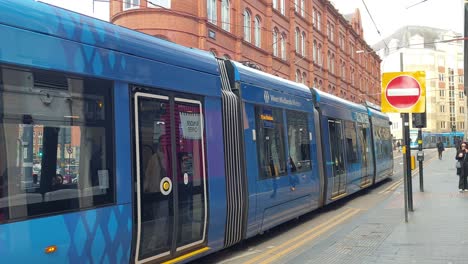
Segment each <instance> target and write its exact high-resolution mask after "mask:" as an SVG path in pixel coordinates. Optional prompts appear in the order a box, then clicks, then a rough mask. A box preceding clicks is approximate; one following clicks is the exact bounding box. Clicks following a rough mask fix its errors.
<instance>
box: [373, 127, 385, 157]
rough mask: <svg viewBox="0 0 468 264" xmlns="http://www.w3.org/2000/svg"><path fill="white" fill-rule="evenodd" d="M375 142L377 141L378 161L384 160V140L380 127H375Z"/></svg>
mask: <svg viewBox="0 0 468 264" xmlns="http://www.w3.org/2000/svg"><path fill="white" fill-rule="evenodd" d="M374 140H375V143H374V144H375V152H376V157H377V159H382V154H383V152H382V138H381V131H380V127H378V126H375V127H374Z"/></svg>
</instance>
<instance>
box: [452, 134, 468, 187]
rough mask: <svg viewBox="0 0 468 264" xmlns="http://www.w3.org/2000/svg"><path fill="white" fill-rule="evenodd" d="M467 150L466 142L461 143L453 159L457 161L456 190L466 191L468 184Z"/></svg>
mask: <svg viewBox="0 0 468 264" xmlns="http://www.w3.org/2000/svg"><path fill="white" fill-rule="evenodd" d="M467 156H468V149H467V147H466V142H463V143H462V144H461V145H460V149H458V151H457V155H456V156H455V159H456V160H457V166H456V167H457V174H458V176H459V181H458V190H459V191H460V192H462V191H468V183H467V176H468V157H467Z"/></svg>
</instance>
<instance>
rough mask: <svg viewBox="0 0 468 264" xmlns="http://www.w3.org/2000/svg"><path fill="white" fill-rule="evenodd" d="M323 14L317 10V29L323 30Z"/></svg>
mask: <svg viewBox="0 0 468 264" xmlns="http://www.w3.org/2000/svg"><path fill="white" fill-rule="evenodd" d="M321 21H322V14H321V13H320V12H318V11H317V30H318V31H321V29H320V28H321V26H322V22H321Z"/></svg>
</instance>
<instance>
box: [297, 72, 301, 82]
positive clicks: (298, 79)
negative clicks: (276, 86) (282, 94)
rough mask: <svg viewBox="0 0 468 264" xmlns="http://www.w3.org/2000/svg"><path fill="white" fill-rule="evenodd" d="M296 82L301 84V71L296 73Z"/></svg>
mask: <svg viewBox="0 0 468 264" xmlns="http://www.w3.org/2000/svg"><path fill="white" fill-rule="evenodd" d="M296 82H298V83H300V82H301V72H300V71H299V70H297V71H296Z"/></svg>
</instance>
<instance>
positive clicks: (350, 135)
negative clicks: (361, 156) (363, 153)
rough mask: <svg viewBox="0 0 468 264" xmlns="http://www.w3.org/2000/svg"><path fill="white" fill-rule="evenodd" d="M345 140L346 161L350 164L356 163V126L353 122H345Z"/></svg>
mask: <svg viewBox="0 0 468 264" xmlns="http://www.w3.org/2000/svg"><path fill="white" fill-rule="evenodd" d="M344 124H345V139H346V152H347V154H348V155H346V156H347V160H348V162H351V163H356V162H358V152H357V151H358V149H357V135H356V125H355V123H354V122H351V121H345V122H344Z"/></svg>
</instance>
